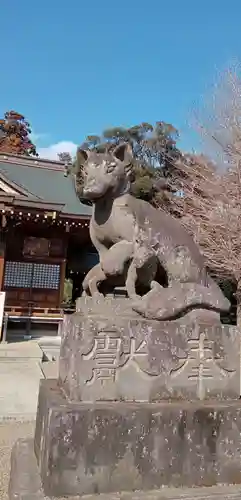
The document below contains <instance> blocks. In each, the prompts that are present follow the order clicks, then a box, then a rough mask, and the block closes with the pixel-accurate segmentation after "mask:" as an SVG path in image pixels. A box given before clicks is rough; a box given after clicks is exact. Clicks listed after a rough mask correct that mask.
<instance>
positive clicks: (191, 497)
mask: <svg viewBox="0 0 241 500" xmlns="http://www.w3.org/2000/svg"><path fill="white" fill-rule="evenodd" d="M11 458H12V460H11V462H12V468H11V473H10V483H9V500H50V499H49V497H46V496H45V495H44V492H43V490H42V488H41V482H40V474H39V469H38V466H37V461H36V457H35V454H34V451H33V440H32V439H19V440H18V441H17V442H16V444H15V446H14V447H13V450H12V457H11ZM55 498H56V497H52V500H55ZM67 498H68V499H69V500H78V499H79V497H67ZM85 498H86V497H85ZM240 498H241V486H237V485H231V486H225V485H223V486H212V487H207V488H206V487H201V488H198V487H197V488H161V489H159V490H148V491H147V490H145V491H134V492H124V493H115V494H114V495H113V493H109V494H106V493H102V494H98V495H96V494H93V495H88V500H181V499H182V500H240ZM59 500H60V499H59ZM61 500H66V497H65V498H62V499H61Z"/></svg>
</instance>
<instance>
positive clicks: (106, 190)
mask: <svg viewBox="0 0 241 500" xmlns="http://www.w3.org/2000/svg"><path fill="white" fill-rule="evenodd" d="M77 155H78V163H79V165H81V167H82V172H83V177H84V186H83V196H84V198H86V199H88V200H91V201H93V202H94V201H97V200H98V199H100V198H103V197H105V196H113V197H117V196H120V195H122V194H125V193H127V192H129V190H130V181H131V177H132V176H133V171H132V161H133V157H132V152H131V148H130V146H129V145H128V144H120V145H119V146H117V147H116V148H115V149H114V151H112V152H106V153H97V152H96V151H86V150H82V149H79V150H78V152H77Z"/></svg>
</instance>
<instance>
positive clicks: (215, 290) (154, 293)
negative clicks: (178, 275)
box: [132, 277, 230, 321]
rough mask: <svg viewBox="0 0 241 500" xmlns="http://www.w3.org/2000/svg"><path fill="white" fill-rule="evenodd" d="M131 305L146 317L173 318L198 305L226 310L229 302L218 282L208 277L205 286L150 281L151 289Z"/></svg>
mask: <svg viewBox="0 0 241 500" xmlns="http://www.w3.org/2000/svg"><path fill="white" fill-rule="evenodd" d="M132 308H133V310H134V311H136V312H138V313H139V314H141V315H142V316H144V317H145V318H147V319H153V320H159V321H164V320H172V319H175V318H178V317H180V316H183V315H184V314H185V313H186V312H188V311H190V310H192V309H195V308H198V309H208V310H212V311H216V312H221V311H229V309H230V302H229V300H228V299H227V298H226V297H225V296H224V295H223V293H222V291H221V289H220V288H219V287H218V285H217V284H216V283H215V282H214V281H213V280H212V279H211V278H210V277H208V282H207V286H204V285H202V284H199V283H175V284H173V285H172V286H170V287H168V288H162V287H161V286H160V285H159V284H158V283H156V282H153V284H152V289H151V290H150V291H149V292H148V293H147V294H146V295H144V296H143V297H141V298H140V299H139V300H138V301H136V302H135V303H134V304H133V305H132Z"/></svg>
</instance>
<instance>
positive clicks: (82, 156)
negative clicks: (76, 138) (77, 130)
mask: <svg viewBox="0 0 241 500" xmlns="http://www.w3.org/2000/svg"><path fill="white" fill-rule="evenodd" d="M76 157H77V162H78V164H79V165H84V164H85V163H86V162H87V160H88V158H89V152H88V151H86V150H85V149H81V148H78V149H77V155H76Z"/></svg>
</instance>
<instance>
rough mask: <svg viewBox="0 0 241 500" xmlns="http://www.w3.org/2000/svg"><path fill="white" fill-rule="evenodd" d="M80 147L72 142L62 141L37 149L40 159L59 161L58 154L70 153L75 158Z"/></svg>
mask: <svg viewBox="0 0 241 500" xmlns="http://www.w3.org/2000/svg"><path fill="white" fill-rule="evenodd" d="M77 147H78V145H77V144H75V143H74V142H71V141H60V142H57V143H56V144H51V145H50V146H48V147H45V148H37V151H38V154H39V156H40V158H47V159H48V160H58V159H59V158H58V153H70V155H71V156H74V155H75V153H76V150H77Z"/></svg>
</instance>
